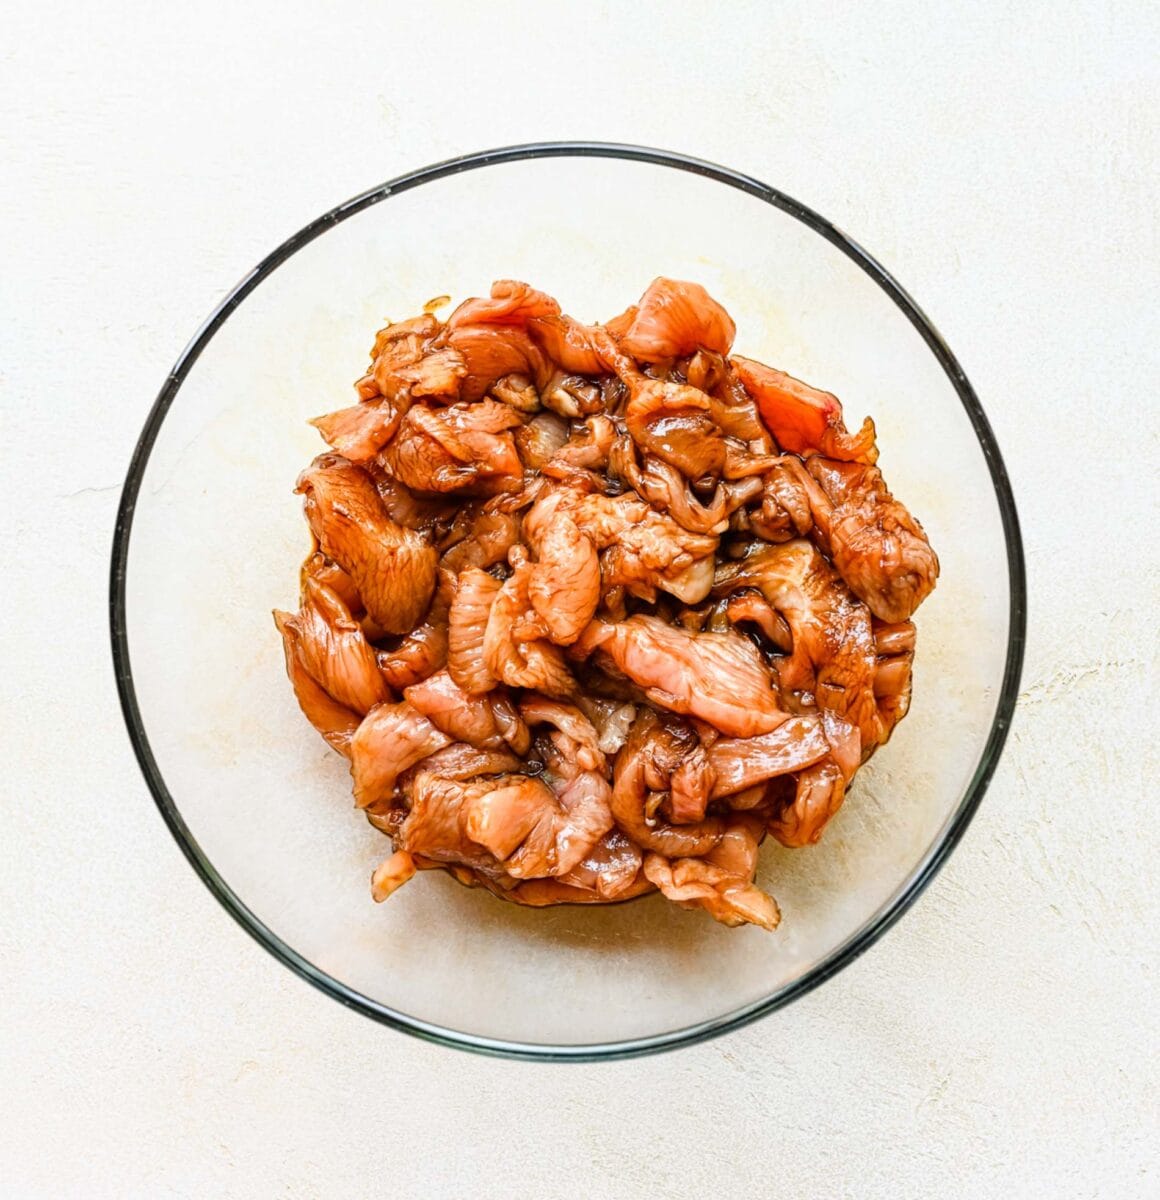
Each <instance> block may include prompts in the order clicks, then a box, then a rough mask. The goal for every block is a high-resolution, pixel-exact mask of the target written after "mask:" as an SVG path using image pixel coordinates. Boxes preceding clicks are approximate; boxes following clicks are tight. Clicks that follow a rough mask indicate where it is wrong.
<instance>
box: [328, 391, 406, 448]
mask: <svg viewBox="0 0 1160 1200" xmlns="http://www.w3.org/2000/svg"><path fill="white" fill-rule="evenodd" d="M402 419H403V407H402V405H398V404H392V403H391V401H389V400H386V399H382V398H380V399H377V400H369V401H366V402H365V403H362V404H355V405H353V406H352V407H351V408H340V409H339V410H338V411H337V412H332V413H327V414H326V416H323V417H315V418H314V419H313V420H312V421H311V422H310V424H311V425H313V426H314V427H315V429H317V430H318V432H319V433H321V434H322V437H323V439H324V440H325V441H326V443H327V444H328V445H329V446H330V448H331V449H332V450H333V451H334V452H335V453H336V454H341V455H342V456H343V458H349V459H350V461H351V462H354V463H365V462H369V461H370V460H371V459H372V458H374V457H375V455H376V454H378V452H379V451H380V450H381V449H382V448H383V447H384V446H385V445H386V444H387V443H388V442H389V441H390V440H391V438H392V437H394V435H395V430H396V429H398V428H399V422H400V421H401V420H402Z"/></svg>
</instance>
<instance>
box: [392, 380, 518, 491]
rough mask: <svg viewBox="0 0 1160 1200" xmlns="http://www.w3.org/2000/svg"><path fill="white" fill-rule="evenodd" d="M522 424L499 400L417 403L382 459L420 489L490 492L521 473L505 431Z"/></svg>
mask: <svg viewBox="0 0 1160 1200" xmlns="http://www.w3.org/2000/svg"><path fill="white" fill-rule="evenodd" d="M519 424H520V416H519V414H518V413H516V412H513V410H512V409H510V408H509V407H508V406H507V405H506V404H500V403H499V402H498V401H495V400H484V401H482V402H480V403H479V404H455V405H452V406H451V407H450V408H429V407H428V406H426V405H423V404H416V405H414V406H412V407H411V408H410V409H409V410H408V412H407V415H406V417H404V418H403V421H402V424H401V425H400V426H399V432H398V433H397V434H396V435H395V438H394V440H393V441H392V442H391V443H390V444H389V445H388V446H387V448H386V450H385V451H384V452H383V454H382V456H381V458H380V460H379V461H380V463H381V464H382V465H383V466H384V467H385V468H386V469H387V470H388V471H390V472H391V474H392V475H394V476H395V478H396V479H398V480H399V482H400V483H402V484H404V485H405V486H407V487H409V488H413V489H414V490H416V491H419V492H424V493H440V492H467V493H474V494H480V495H492V494H493V493H494V492H495V491H496V490H502V489H503V488H505V487H512V486H515V485H516V484H517V483H518V481H519V480H520V478H521V477H522V474H523V464H522V463H521V462H520V457H519V454H518V453H517V451H516V446H515V442H514V441H513V439H512V435H511V433H510V432H507V431H508V430H510V429H511V428H512V426H513V425H519Z"/></svg>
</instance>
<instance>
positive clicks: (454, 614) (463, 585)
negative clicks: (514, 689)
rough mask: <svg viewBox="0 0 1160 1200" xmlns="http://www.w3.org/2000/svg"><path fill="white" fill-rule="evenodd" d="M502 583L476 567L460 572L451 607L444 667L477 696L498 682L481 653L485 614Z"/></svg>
mask: <svg viewBox="0 0 1160 1200" xmlns="http://www.w3.org/2000/svg"><path fill="white" fill-rule="evenodd" d="M502 587H503V584H502V583H501V582H500V581H499V580H498V579H496V578H495V576H493V575H489V574H488V573H487V572H486V571H482V570H480V569H479V568H478V567H471V568H468V570H466V571H464V572H463V573H462V574H461V575H460V576H459V581H458V583H457V584H456V588H455V595H454V597H453V598H452V600H451V610H450V616H449V626H448V641H447V670H448V672H449V673H450V675H451V678H452V679H454V680H455V682H456V683H457V684H459V686H460V687H461V688H463V690H464V691H465V692H467V693H468V695H471V696H479V695H482V694H483V693H484V692H487V691H490V690H491V689H492V688H493V687H494V686H495V685H496V682H497V679H496V676H495V675H494V674H493V673H492V671H491V669H490V667H489V666H488V665H487V661H486V659H485V657H484V649H483V647H484V639H485V637H486V635H487V626H488V618H489V617H490V615H491V609H492V606H493V605H494V603H495V600H496V597H497V596H498V595H499V593H500V589H501V588H502Z"/></svg>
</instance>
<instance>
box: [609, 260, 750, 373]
mask: <svg viewBox="0 0 1160 1200" xmlns="http://www.w3.org/2000/svg"><path fill="white" fill-rule="evenodd" d="M630 311H631V310H630ZM736 332H737V327H736V326H735V325H734V324H733V319H732V318H731V317H730V316H729V314H728V313H727V312H726V311H725V310H724V309H723V308H722V307H721V305H720V304H718V303H717V301H716V300H714V299H713V298H712V296H710V295H709V293H708V292H707V291H705V289H704V288H703V287H701V285H700V284H699V283H687V282H685V281H683V280H680V279H665V278H663V277H660V278H657V279H654V280H653V281H652V283H650V284H649V286H648V289H647V290H646V291H645V294H644V295H643V296H642V297H641V298H640V303H639V304H638V305H637V306H636V311H635V313H634V314H633V316H632V318H631V320H630V322H629V324H628V327H627V329H626V330H625V331H624V332H623V333H621V334H620V335H619V339H618V340H619V342H620V345H621V347H622V348H623V349H624V350H625V351H627V353H629V354H631V355H632V356H633V358H638V359H641V360H643V361H644V362H662V361H664V360H666V359H673V358H684V357H685V356H686V355H690V354H693V353H695V352H696V351H697V350H700V349H706V350H712V351H715V352H716V353H718V354H728V353H729V351H730V349H731V348H732V346H733V338H734V335H735V334H736Z"/></svg>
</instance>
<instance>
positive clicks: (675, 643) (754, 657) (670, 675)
mask: <svg viewBox="0 0 1160 1200" xmlns="http://www.w3.org/2000/svg"><path fill="white" fill-rule="evenodd" d="M595 650H599V651H600V652H601V653H602V654H603V655H606V656H607V657H608V658H609V659H611V660H612V662H613V663H614V664H615V666H616V668H617V669H618V670H619V671H621V672H622V673H623V674H625V675H627V676H628V678H629V679H631V680H632V681H633V682H634V683H637V684H639V685H640V686H641V687H642V688H644V689H645V695H646V696H647V697H648V698H649V700H650V701H652V703H654V704H656V705H657V706H658V707H660V708H666V709H668V710H669V711H670V712H675V713H688V714H692V715H693V716H696V717H700V718H701V719H702V720H704V721H707V722H709V724H710V725H713V726H715V727H716V728H717V729H719V730H720V731H721V732H722V733H724V734H727V735H730V736H732V737H754V736H756V735H757V734H759V733H768V732H769V731H770V730H772V729H776V728H777V727H778V725H780V724H781V723H782V722H783V721H785V720H786V719H787V717H788V716H789V714H788V713H787V712H786V711H785V710H784V709H782V708H781V706H780V705H779V704H778V700H777V696H776V695H775V694H774V691H773V688H772V686H771V679H770V673H769V668H768V667H766V665H765V663H764V662H763V661H762V659H761V655H760V653H759V652H758V650H757V648H756V647H755V646H754V645H753V643H752V642H750V641H748V640H747V639H746V638H743V637H741V636H740V635H739V634H735V633H700V634H694V633H689V632H688V631H687V630H684V629H680V628H678V627H676V626H672V625H666V624H665V623H664V622H663V621H661V620H659V619H658V618H657V617H648V616H640V615H638V616H634V617H629V619H628V620H627V621H621V622H619V623H617V624H606V623H605V622H603V621H593V623H592V624H591V625H590V626H589V627H588V629H587V630H586V631H585V632H584V635H583V636H582V637H581V638H580V640H579V641H578V642H577V643H576V651H577V653H578V654H579V655H587V654H590V653H592V652H593V651H595Z"/></svg>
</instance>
